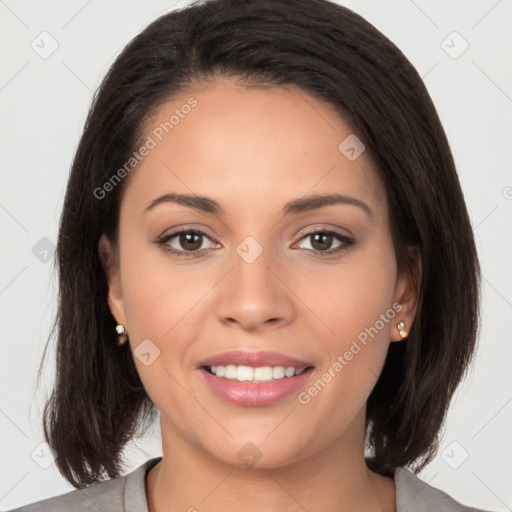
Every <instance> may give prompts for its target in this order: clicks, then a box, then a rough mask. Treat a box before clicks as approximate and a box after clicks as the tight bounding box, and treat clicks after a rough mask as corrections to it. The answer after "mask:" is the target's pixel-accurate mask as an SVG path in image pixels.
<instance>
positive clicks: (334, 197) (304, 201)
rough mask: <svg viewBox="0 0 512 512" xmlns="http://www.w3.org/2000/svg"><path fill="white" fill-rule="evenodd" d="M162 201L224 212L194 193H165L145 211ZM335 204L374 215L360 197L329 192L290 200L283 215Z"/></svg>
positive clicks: (208, 211) (370, 215) (215, 203)
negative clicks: (349, 206) (345, 205)
mask: <svg viewBox="0 0 512 512" xmlns="http://www.w3.org/2000/svg"><path fill="white" fill-rule="evenodd" d="M162 203H177V204H181V205H183V206H188V207H189V208H194V209H195V210H199V211H202V212H205V213H213V214H215V215H219V214H223V213H224V210H223V209H222V207H221V206H220V205H219V203H217V202H216V201H214V200H213V199H210V198H208V197H204V196H196V195H193V194H173V193H171V194H165V195H163V196H160V197H157V198H156V199H154V200H153V201H151V203H149V205H148V206H147V207H146V208H145V212H147V211H149V210H151V209H153V208H155V207H156V206H158V205H159V204H162ZM334 204H347V205H351V206H357V207H359V208H361V209H362V210H363V211H364V212H365V213H366V214H367V215H368V216H369V217H372V216H373V212H372V210H371V209H370V207H369V206H368V205H367V204H366V203H365V202H363V201H361V200H360V199H357V198H355V197H351V196H347V195H342V194H328V195H312V196H307V197H301V198H299V199H294V200H293V201H289V202H288V203H286V204H285V205H284V207H283V215H289V214H296V213H302V212H305V211H311V210H317V209H319V208H323V207H324V206H331V205H334Z"/></svg>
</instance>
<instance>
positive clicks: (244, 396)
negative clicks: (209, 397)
mask: <svg viewBox="0 0 512 512" xmlns="http://www.w3.org/2000/svg"><path fill="white" fill-rule="evenodd" d="M275 366H281V365H275ZM283 366H284V365H283ZM290 366H292V365H290ZM200 372H201V375H203V378H204V379H205V381H206V383H207V384H208V386H209V387H210V389H211V390H212V391H213V392H214V393H215V394H216V395H217V396H219V397H220V398H222V399H224V400H227V401H228V402H231V403H234V404H236V405H242V406H248V407H261V406H264V405H270V404H273V403H275V402H278V401H279V400H282V399H283V398H285V397H286V396H288V395H291V394H292V393H294V392H296V391H298V390H299V389H300V388H302V387H304V385H305V383H306V381H307V379H309V377H310V375H311V373H312V372H313V368H312V367H309V368H307V369H306V370H304V371H303V372H302V373H301V374H300V375H295V376H294V377H284V378H283V379H279V380H275V381H268V382H240V381H238V380H236V379H226V378H224V377H217V376H215V375H212V374H211V373H209V372H208V371H207V370H206V369H205V368H201V370H200Z"/></svg>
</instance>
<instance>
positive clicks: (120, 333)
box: [116, 324, 128, 345]
mask: <svg viewBox="0 0 512 512" xmlns="http://www.w3.org/2000/svg"><path fill="white" fill-rule="evenodd" d="M116 332H117V344H118V345H124V344H125V343H126V342H127V341H128V334H127V333H126V331H125V328H124V325H123V324H117V325H116Z"/></svg>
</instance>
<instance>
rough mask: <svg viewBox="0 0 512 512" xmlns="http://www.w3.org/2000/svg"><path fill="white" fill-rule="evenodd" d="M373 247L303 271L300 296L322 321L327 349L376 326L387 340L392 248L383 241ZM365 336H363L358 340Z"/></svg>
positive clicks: (393, 266)
mask: <svg viewBox="0 0 512 512" xmlns="http://www.w3.org/2000/svg"><path fill="white" fill-rule="evenodd" d="M376 242H377V241H375V243H374V242H372V244H371V247H368V248H365V249H361V250H359V251H356V252H353V253H352V254H350V256H349V255H348V254H347V256H346V258H345V260H344V261H343V263H342V264H339V265H318V264H316V265H310V266H309V268H307V269H304V272H301V277H300V280H299V283H298V284H297V288H296V289H300V292H299V293H298V295H299V296H300V297H301V298H303V301H304V303H305V304H306V305H308V307H309V308H310V309H311V311H312V313H314V315H315V316H316V317H317V318H318V320H320V321H321V323H320V324H319V325H321V324H323V325H324V327H325V328H326V331H327V332H329V334H330V336H328V337H327V339H331V340H332V341H331V343H330V348H331V349H333V350H334V349H336V350H339V349H342V348H343V347H344V346H345V345H346V343H347V342H350V340H352V339H356V338H357V336H358V335H359V334H360V333H364V332H366V329H369V328H371V327H372V326H374V325H375V324H376V322H377V327H378V330H379V333H378V335H375V333H374V332H373V331H372V332H373V334H374V338H377V337H378V336H380V337H382V338H383V339H386V338H387V340H388V341H389V337H388V336H389V328H390V325H391V324H390V321H389V318H387V321H384V325H382V321H379V319H380V318H381V315H386V314H387V317H389V316H390V315H394V314H395V313H394V312H393V311H391V312H390V311H389V310H390V308H391V307H392V304H393V296H394V291H395V283H396V263H395V255H394V251H393V248H392V247H391V246H390V244H389V243H387V241H386V240H385V239H383V240H381V241H380V243H376ZM361 337H362V338H364V336H361Z"/></svg>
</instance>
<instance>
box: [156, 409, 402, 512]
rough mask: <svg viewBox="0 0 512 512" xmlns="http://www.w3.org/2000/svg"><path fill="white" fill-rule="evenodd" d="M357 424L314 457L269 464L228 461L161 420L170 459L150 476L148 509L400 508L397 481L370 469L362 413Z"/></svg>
mask: <svg viewBox="0 0 512 512" xmlns="http://www.w3.org/2000/svg"><path fill="white" fill-rule="evenodd" d="M362 422H363V426H364V416H363V418H362ZM355 423H356V424H355V425H353V426H352V428H350V429H349V430H348V431H347V432H345V435H344V436H343V437H342V438H340V439H339V440H338V441H337V442H336V443H334V444H330V445H328V446H325V447H324V448H323V449H321V450H319V451H317V452H316V453H315V454H314V455H312V456H309V457H307V458H303V459H301V460H298V461H296V462H293V463H290V464H287V465H285V466H280V467H275V468H266V469H265V468H257V467H253V468H240V467H236V466H232V465H229V464H225V463H224V462H222V461H219V460H218V459H215V458H213V457H212V456H211V455H210V454H208V453H206V452H205V451H203V450H201V449H200V448H198V447H197V446H196V445H193V444H191V443H188V442H186V441H184V440H183V438H182V437H181V436H178V434H177V432H176V431H173V430H172V429H171V428H170V427H169V425H166V424H164V420H163V419H162V418H161V427H162V447H163V458H162V460H161V461H160V462H159V463H158V464H157V465H156V466H155V467H153V468H152V469H151V470H150V471H149V473H148V476H147V480H146V494H147V497H148V507H149V512H174V511H178V510H179V511H184V510H185V511H190V512H194V511H196V512H197V511H201V512H208V511H218V510H223V511H225V512H229V511H239V510H244V512H253V511H254V512H256V511H260V510H262V509H263V510H266V511H268V512H274V511H276V512H277V511H282V510H287V511H290V512H304V510H322V511H323V512H339V511H341V510H353V511H355V510H365V511H369V512H377V511H378V512H395V507H396V502H395V485H394V480H393V479H392V478H389V477H383V476H381V475H378V474H376V473H373V472H372V471H370V470H369V469H368V468H367V466H366V464H365V462H364V436H359V435H356V433H357V432H358V431H359V432H363V433H364V430H361V429H360V428H359V427H360V423H361V418H358V421H356V422H355Z"/></svg>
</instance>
